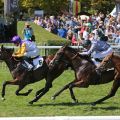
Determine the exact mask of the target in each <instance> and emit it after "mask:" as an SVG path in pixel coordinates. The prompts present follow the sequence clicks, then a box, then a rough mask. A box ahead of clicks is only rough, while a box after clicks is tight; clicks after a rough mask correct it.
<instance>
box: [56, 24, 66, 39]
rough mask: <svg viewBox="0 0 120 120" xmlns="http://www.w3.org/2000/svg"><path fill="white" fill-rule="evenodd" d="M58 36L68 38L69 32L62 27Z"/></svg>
mask: <svg viewBox="0 0 120 120" xmlns="http://www.w3.org/2000/svg"><path fill="white" fill-rule="evenodd" d="M58 35H59V36H60V37H62V38H66V36H67V30H66V29H65V28H64V27H63V26H61V27H60V28H59V29H58Z"/></svg>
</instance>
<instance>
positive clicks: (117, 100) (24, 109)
mask: <svg viewBox="0 0 120 120" xmlns="http://www.w3.org/2000/svg"><path fill="white" fill-rule="evenodd" d="M0 75H1V76H0V80H1V82H0V86H1V85H2V82H3V81H4V80H10V79H11V75H10V74H9V71H8V70H7V69H6V70H1V71H0ZM73 78H74V75H73V72H72V71H70V70H69V71H66V72H64V74H62V75H61V76H60V77H59V78H57V79H56V80H55V81H54V82H53V88H51V90H50V91H49V92H48V93H47V94H46V95H45V96H44V97H43V98H41V100H39V101H38V102H37V103H34V105H32V106H29V105H28V102H29V101H30V100H31V99H33V97H34V95H35V92H36V91H37V90H38V89H39V88H42V86H44V83H45V81H44V80H42V81H40V82H37V83H35V84H31V85H28V86H27V87H26V88H25V89H24V90H23V92H24V91H27V90H28V89H30V88H33V89H34V90H33V92H32V93H31V94H30V95H29V96H27V97H21V96H16V95H15V90H16V89H17V86H7V88H6V100H5V101H0V117H28V116H37V117H38V116H88V115H89V116H104V115H105V116H109V115H120V111H119V109H120V94H119V92H120V90H118V92H117V94H116V96H115V97H113V98H111V99H109V100H107V101H105V102H104V103H102V104H99V105H96V106H94V107H93V106H91V105H90V104H89V103H90V102H92V101H95V100H97V99H98V98H101V97H103V96H105V95H106V94H107V93H108V92H109V90H110V88H111V85H112V83H109V84H104V85H99V86H90V87H89V88H87V89H86V88H81V89H79V88H75V89H74V92H75V95H76V97H77V98H78V100H79V103H78V104H72V103H71V101H72V100H71V98H70V94H69V91H68V90H66V91H64V92H63V94H61V95H60V96H59V97H58V98H56V100H55V101H52V100H51V99H50V98H51V96H52V95H53V94H54V93H55V91H57V90H59V89H60V88H61V86H63V85H64V84H66V83H68V82H70V81H72V80H73ZM0 90H1V88H0Z"/></svg>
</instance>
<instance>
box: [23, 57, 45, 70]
mask: <svg viewBox="0 0 120 120" xmlns="http://www.w3.org/2000/svg"><path fill="white" fill-rule="evenodd" d="M43 60H44V59H43V58H42V57H41V56H38V57H36V58H29V59H27V60H26V59H25V60H23V62H22V66H23V67H24V68H25V69H27V71H32V70H36V69H38V68H39V67H42V65H43Z"/></svg>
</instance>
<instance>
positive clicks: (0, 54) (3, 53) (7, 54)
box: [0, 45, 14, 60]
mask: <svg viewBox="0 0 120 120" xmlns="http://www.w3.org/2000/svg"><path fill="white" fill-rule="evenodd" d="M13 52H14V49H13V48H6V47H4V46H3V45H2V46H1V49H0V60H7V59H10V58H11V57H12V54H13Z"/></svg>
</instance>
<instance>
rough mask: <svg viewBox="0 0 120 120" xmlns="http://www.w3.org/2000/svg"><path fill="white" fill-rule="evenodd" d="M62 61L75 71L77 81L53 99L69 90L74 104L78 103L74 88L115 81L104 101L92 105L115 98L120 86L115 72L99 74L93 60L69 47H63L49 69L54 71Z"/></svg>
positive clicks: (65, 87) (109, 71)
mask: <svg viewBox="0 0 120 120" xmlns="http://www.w3.org/2000/svg"><path fill="white" fill-rule="evenodd" d="M62 61H64V62H66V63H67V64H69V65H70V66H71V68H72V69H73V70H74V72H75V79H74V80H73V81H72V82H70V83H68V84H67V85H65V86H64V87H63V88H62V89H61V90H60V91H58V92H56V93H55V94H54V96H53V97H52V98H53V99H55V98H56V97H57V96H58V95H60V93H62V92H63V91H64V90H66V89H68V88H69V90H70V94H71V98H72V99H73V101H74V102H78V100H77V99H76V98H75V95H74V93H73V88H74V87H83V88H88V87H89V85H99V84H105V83H108V82H110V81H112V80H114V82H113V86H112V89H111V91H110V93H109V94H108V95H107V96H105V97H103V98H102V99H99V100H97V101H95V102H93V103H92V105H96V104H98V103H101V102H102V101H104V100H106V99H108V98H110V97H112V96H114V95H115V92H116V91H117V89H118V87H119V86H120V81H119V79H117V80H116V79H114V77H115V71H114V70H108V71H104V72H100V73H99V72H98V71H96V66H95V65H94V63H93V62H92V61H91V59H89V58H88V57H86V56H82V55H80V54H78V51H77V50H75V49H73V48H71V47H69V46H63V47H62V48H60V49H59V50H58V52H57V53H56V55H55V56H54V58H53V60H52V62H51V64H50V66H49V67H50V68H51V69H52V68H54V67H55V66H59V65H60V64H61V62H62Z"/></svg>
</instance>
